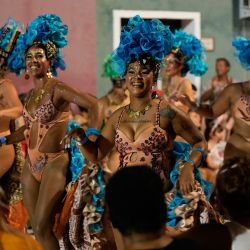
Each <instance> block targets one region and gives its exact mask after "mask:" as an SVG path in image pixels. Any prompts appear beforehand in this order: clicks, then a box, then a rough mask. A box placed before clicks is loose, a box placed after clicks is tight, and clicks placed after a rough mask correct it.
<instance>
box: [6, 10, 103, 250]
mask: <svg viewBox="0 0 250 250" xmlns="http://www.w3.org/2000/svg"><path fill="white" fill-rule="evenodd" d="M67 32H68V29H67V26H66V25H64V24H63V23H62V21H61V19H60V17H58V16H56V15H53V14H45V15H42V16H38V17H37V18H36V19H34V20H33V21H32V22H31V23H30V25H29V27H28V29H27V32H26V33H25V34H24V35H23V36H22V37H21V39H20V40H19V41H18V43H17V46H16V48H15V50H14V51H13V54H15V57H16V59H15V68H16V70H22V69H24V68H26V74H28V75H29V77H31V78H32V81H33V83H34V88H33V89H32V90H31V91H30V93H29V94H28V97H27V101H26V103H25V105H24V111H23V116H24V119H25V123H26V125H25V126H23V127H22V128H20V129H19V130H18V131H17V132H16V133H13V134H11V135H10V136H7V137H6V140H7V144H11V143H14V142H17V141H19V140H20V139H22V138H23V137H24V136H25V138H26V140H27V143H28V155H27V161H26V165H25V167H24V171H23V176H22V182H23V189H24V201H25V205H26V207H27V209H28V212H29V215H30V219H31V223H32V227H33V229H34V233H35V236H36V238H37V239H38V240H39V241H40V243H41V244H42V246H43V247H44V249H51V250H52V249H53V250H54V249H59V244H58V241H57V240H56V238H55V236H54V234H53V232H52V223H53V219H52V216H53V211H54V209H55V207H56V205H57V204H58V202H59V201H60V200H61V198H62V195H63V193H64V188H65V185H66V177H67V174H68V168H67V167H68V164H69V156H68V153H67V151H65V150H64V145H63V144H62V143H61V141H62V139H63V137H64V136H65V133H66V128H67V123H68V120H69V104H70V103H71V102H73V103H76V104H78V105H79V106H82V107H84V108H86V109H88V110H89V111H90V112H89V113H90V120H91V121H92V124H93V125H94V127H99V126H100V125H101V115H99V114H100V107H99V104H98V103H97V100H96V99H95V98H94V97H92V96H90V95H88V94H86V93H80V92H79V91H76V90H74V89H73V88H71V87H70V86H68V85H67V84H65V83H63V82H62V81H60V80H58V79H56V78H54V77H53V76H54V75H56V70H57V68H60V69H65V64H64V61H63V58H62V55H61V48H63V47H65V46H66V45H67V40H66V35H67ZM96 115H97V116H98V117H96ZM94 116H95V119H94ZM99 118H100V119H99Z"/></svg>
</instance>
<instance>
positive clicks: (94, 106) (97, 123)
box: [53, 83, 103, 128]
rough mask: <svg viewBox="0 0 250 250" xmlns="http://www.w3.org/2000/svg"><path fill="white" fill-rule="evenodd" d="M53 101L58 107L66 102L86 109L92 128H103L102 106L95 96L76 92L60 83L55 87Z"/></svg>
mask: <svg viewBox="0 0 250 250" xmlns="http://www.w3.org/2000/svg"><path fill="white" fill-rule="evenodd" d="M53 100H54V102H55V103H57V104H58V106H60V105H61V104H62V103H64V102H65V101H66V102H68V103H75V104H77V105H79V106H80V107H83V108H86V109H87V110H88V112H89V118H90V126H91V127H94V128H100V127H101V124H102V120H103V118H102V116H103V110H102V104H101V103H100V102H98V100H97V99H96V98H95V97H94V96H92V95H90V94H87V93H85V92H81V91H79V90H76V89H74V88H72V87H69V86H68V85H66V84H63V83H58V84H56V87H55V92H54V99H53Z"/></svg>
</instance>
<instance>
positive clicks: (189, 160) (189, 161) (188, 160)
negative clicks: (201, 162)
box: [186, 159, 196, 168]
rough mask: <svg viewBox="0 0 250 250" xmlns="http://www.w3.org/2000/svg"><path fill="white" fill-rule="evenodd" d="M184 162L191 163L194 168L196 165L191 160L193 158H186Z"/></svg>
mask: <svg viewBox="0 0 250 250" xmlns="http://www.w3.org/2000/svg"><path fill="white" fill-rule="evenodd" d="M186 162H188V163H191V164H192V165H193V167H194V168H195V167H196V165H195V163H194V161H193V160H191V159H187V160H186Z"/></svg>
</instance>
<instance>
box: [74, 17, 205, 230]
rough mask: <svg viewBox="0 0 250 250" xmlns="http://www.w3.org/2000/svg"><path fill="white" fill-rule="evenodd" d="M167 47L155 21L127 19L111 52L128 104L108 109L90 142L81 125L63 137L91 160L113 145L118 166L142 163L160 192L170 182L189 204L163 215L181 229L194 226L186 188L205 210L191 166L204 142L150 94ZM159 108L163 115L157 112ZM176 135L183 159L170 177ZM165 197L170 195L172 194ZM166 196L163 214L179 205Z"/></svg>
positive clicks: (164, 30) (167, 37) (167, 35)
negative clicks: (110, 112)
mask: <svg viewBox="0 0 250 250" xmlns="http://www.w3.org/2000/svg"><path fill="white" fill-rule="evenodd" d="M171 49H172V33H171V32H170V30H169V29H168V27H166V26H164V25H163V24H162V23H161V22H160V21H159V20H151V21H144V20H142V19H141V18H140V17H139V16H135V17H133V18H131V19H130V20H129V22H128V25H127V26H126V27H124V29H123V32H122V34H121V40H120V45H119V47H118V48H117V49H116V50H115V51H114V52H113V54H112V59H113V67H114V69H115V70H116V72H119V74H120V75H121V76H125V79H126V85H127V88H128V90H129V96H130V104H129V105H127V106H125V107H122V108H120V109H118V110H117V111H115V112H114V113H113V115H112V116H111V117H110V119H109V120H108V122H107V124H106V126H105V127H104V129H103V131H102V134H101V136H100V137H99V138H98V140H97V141H96V143H93V142H91V141H89V140H86V135H85V132H84V131H83V130H81V129H78V130H76V131H73V132H72V133H70V134H69V138H70V136H74V137H79V140H80V141H81V142H82V145H81V146H80V150H81V151H82V153H83V154H84V155H85V157H86V158H87V159H89V160H91V161H93V162H98V161H100V160H101V159H102V158H103V157H105V156H106V155H107V154H108V153H109V151H110V150H111V149H112V148H113V146H115V147H116V149H117V151H118V152H119V155H120V165H119V168H124V167H132V166H142V165H144V166H148V167H150V168H152V169H153V170H154V171H155V172H156V173H157V174H159V176H160V177H161V179H162V181H163V183H164V189H165V192H168V191H170V190H171V188H172V187H173V185H174V186H177V187H178V190H175V193H177V194H180V193H181V196H180V197H177V199H178V200H179V201H181V199H182V196H184V197H186V198H187V197H189V198H187V199H188V200H189V201H190V203H188V204H187V202H186V201H184V203H183V204H184V207H185V206H186V208H187V210H188V211H190V213H189V214H188V215H187V216H185V215H183V214H181V215H180V214H179V215H178V216H177V217H178V218H170V217H169V218H168V220H169V222H170V220H171V223H170V225H171V226H173V227H176V229H178V230H187V229H188V228H190V227H192V226H193V225H194V221H196V220H194V214H195V212H197V210H196V209H197V207H199V206H198V204H197V203H196V202H197V200H195V199H193V198H190V197H192V195H190V192H192V191H193V192H192V193H195V194H196V195H199V197H203V198H204V202H203V205H202V206H201V207H199V211H205V210H206V208H205V206H206V205H207V204H208V203H206V198H205V196H204V193H202V192H203V189H202V184H201V182H200V181H201V180H200V179H199V173H198V170H197V167H198V166H199V165H200V163H201V160H202V158H203V156H204V150H205V149H206V142H205V141H204V138H203V137H202V135H201V134H200V133H199V131H198V130H197V129H196V128H195V126H194V125H193V124H192V122H191V120H190V119H189V118H188V117H187V116H186V115H185V114H184V113H183V112H181V111H180V110H179V109H177V108H176V107H174V106H173V105H172V104H171V103H169V102H166V101H163V100H158V99H157V100H156V99H152V98H151V89H152V86H153V85H154V84H155V82H156V79H157V77H158V70H159V66H160V63H161V61H162V60H163V59H164V57H165V56H166V54H168V53H169V52H170V51H171ZM161 112H162V114H163V116H160V113H161ZM177 135H180V136H182V137H183V138H184V139H185V140H186V141H187V142H188V143H190V146H189V145H188V147H186V148H185V150H184V151H185V157H184V158H183V159H182V161H180V162H179V164H177V165H178V166H177V167H176V168H175V171H174V173H173V175H172V174H170V173H171V171H172V169H173V165H174V162H173V158H174V154H173V147H174V139H175V137H176V136H177ZM176 172H177V175H176ZM173 176H175V177H173ZM197 176H198V178H197ZM128 182H129V180H128ZM179 191H180V192H179ZM202 195H203V196H202ZM170 196H171V197H172V198H173V197H174V196H175V194H173V195H172V194H171V195H170ZM172 198H171V199H169V200H168V201H167V203H168V205H169V210H170V211H169V214H174V208H175V207H176V206H178V205H180V204H179V203H178V204H177V203H175V200H174V201H173V200H172ZM190 204H192V205H190ZM194 204H195V205H194ZM204 204H205V205H204ZM132 205H133V204H132ZM193 205H194V207H192V206H193ZM196 205H197V206H196ZM188 206H189V207H188ZM198 217H199V215H198ZM183 218H184V219H183ZM186 218H187V220H186ZM199 219H200V218H199Z"/></svg>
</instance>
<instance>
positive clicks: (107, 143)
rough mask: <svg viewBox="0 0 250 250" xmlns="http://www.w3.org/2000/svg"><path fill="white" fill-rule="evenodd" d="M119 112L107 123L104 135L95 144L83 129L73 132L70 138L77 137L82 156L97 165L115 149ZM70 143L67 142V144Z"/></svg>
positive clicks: (103, 131)
mask: <svg viewBox="0 0 250 250" xmlns="http://www.w3.org/2000/svg"><path fill="white" fill-rule="evenodd" d="M119 113H120V112H119V110H118V111H116V112H115V113H114V114H113V115H112V116H111V117H110V118H109V120H108V121H107V123H106V125H105V127H104V128H103V130H102V134H101V135H100V136H99V137H98V138H97V140H96V141H95V142H93V141H91V140H89V139H88V138H87V136H86V134H85V132H84V130H83V129H76V130H73V131H72V132H71V133H70V134H69V136H68V139H67V140H69V139H70V138H71V137H76V139H77V140H78V141H79V149H80V150H81V152H82V154H83V155H84V156H85V157H86V158H87V159H88V160H90V161H92V162H94V163H97V162H99V161H100V160H102V159H103V158H104V157H105V156H106V155H107V154H108V153H109V152H110V151H111V150H112V148H113V147H114V143H115V133H116V132H115V124H117V120H118V114H119ZM68 143H69V141H68V142H67V144H68Z"/></svg>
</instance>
